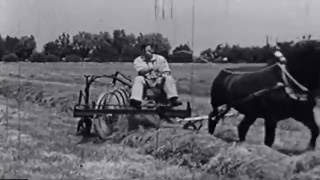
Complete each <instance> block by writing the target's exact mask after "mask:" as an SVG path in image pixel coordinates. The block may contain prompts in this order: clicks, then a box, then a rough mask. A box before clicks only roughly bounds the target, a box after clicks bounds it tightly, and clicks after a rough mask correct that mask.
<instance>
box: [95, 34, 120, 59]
mask: <svg viewBox="0 0 320 180" xmlns="http://www.w3.org/2000/svg"><path fill="white" fill-rule="evenodd" d="M93 41H94V48H93V51H92V53H91V54H90V55H89V56H90V58H91V59H99V61H100V62H105V61H110V60H112V59H116V58H117V57H118V52H117V49H116V48H114V47H113V45H112V43H113V40H112V37H111V36H110V34H109V33H108V32H100V33H99V34H95V35H94V36H93Z"/></svg>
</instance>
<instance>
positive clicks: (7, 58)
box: [2, 53, 19, 62]
mask: <svg viewBox="0 0 320 180" xmlns="http://www.w3.org/2000/svg"><path fill="white" fill-rule="evenodd" d="M2 61H4V62H17V61H19V58H18V56H17V55H16V54H15V53H10V54H6V55H4V56H2Z"/></svg>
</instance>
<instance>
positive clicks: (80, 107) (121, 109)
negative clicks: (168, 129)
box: [73, 71, 201, 133]
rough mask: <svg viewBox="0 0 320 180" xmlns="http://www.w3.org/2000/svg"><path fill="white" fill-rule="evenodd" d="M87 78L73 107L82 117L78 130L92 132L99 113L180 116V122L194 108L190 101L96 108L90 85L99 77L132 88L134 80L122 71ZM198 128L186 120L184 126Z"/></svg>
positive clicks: (113, 83) (74, 112) (87, 76)
mask: <svg viewBox="0 0 320 180" xmlns="http://www.w3.org/2000/svg"><path fill="white" fill-rule="evenodd" d="M84 78H85V88H84V90H80V92H79V97H78V103H77V104H76V105H75V106H74V108H73V117H76V118H81V119H80V121H79V123H78V128H77V131H78V132H79V131H80V128H81V127H82V128H84V129H85V131H86V133H89V132H90V129H91V124H92V122H91V120H92V119H93V118H94V117H95V116H98V115H108V114H109V115H110V114H111V115H120V114H155V115H156V114H157V115H159V116H160V117H161V118H164V119H166V120H169V119H170V118H178V119H179V121H178V122H182V121H183V119H188V118H189V119H190V117H191V113H192V109H191V105H190V102H187V103H186V104H185V103H184V104H185V105H183V106H185V108H183V109H181V107H180V108H179V107H177V108H172V107H168V106H166V105H161V104H156V105H155V106H154V107H142V109H136V108H133V107H130V106H120V105H116V104H108V105H105V106H102V107H100V106H99V108H96V107H97V106H96V102H95V101H90V87H91V86H92V83H93V82H95V81H96V80H98V79H102V78H107V79H112V83H111V84H112V86H113V87H116V84H117V82H119V83H121V85H122V86H126V87H127V88H129V89H131V87H132V81H131V79H130V77H128V76H126V75H124V74H122V73H121V72H118V71H117V72H115V73H114V74H111V75H84ZM90 102H91V103H90ZM114 107H116V108H114ZM189 125H190V126H191V127H193V128H194V129H200V128H201V126H200V127H199V128H197V127H196V126H195V125H193V124H192V123H191V121H190V120H188V121H186V124H185V125H184V128H188V126H189Z"/></svg>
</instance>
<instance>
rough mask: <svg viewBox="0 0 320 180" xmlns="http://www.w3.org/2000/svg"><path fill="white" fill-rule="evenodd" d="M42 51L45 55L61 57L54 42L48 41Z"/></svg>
mask: <svg viewBox="0 0 320 180" xmlns="http://www.w3.org/2000/svg"><path fill="white" fill-rule="evenodd" d="M43 49H44V53H45V54H52V55H55V56H59V57H60V55H61V49H60V47H59V45H58V44H57V43H56V42H54V41H50V42H48V43H47V44H45V45H44V47H43Z"/></svg>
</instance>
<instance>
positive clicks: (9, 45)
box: [4, 36, 20, 54]
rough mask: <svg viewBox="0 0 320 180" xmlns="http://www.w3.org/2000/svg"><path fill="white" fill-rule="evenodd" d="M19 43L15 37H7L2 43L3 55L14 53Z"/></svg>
mask: <svg viewBox="0 0 320 180" xmlns="http://www.w3.org/2000/svg"><path fill="white" fill-rule="evenodd" d="M19 41H20V40H19V39H18V38H16V37H10V36H7V37H6V39H5V41H4V46H5V54H9V53H15V51H16V47H17V46H18V44H19Z"/></svg>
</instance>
